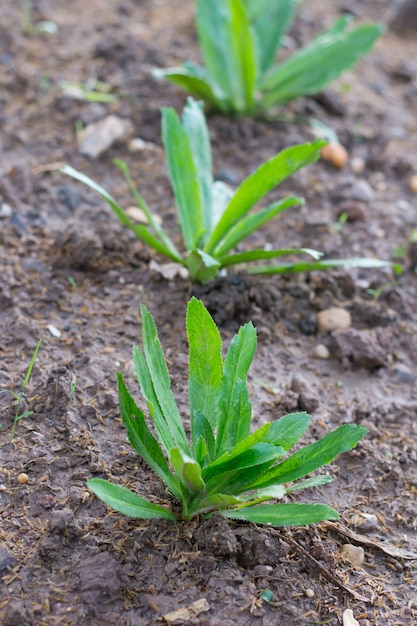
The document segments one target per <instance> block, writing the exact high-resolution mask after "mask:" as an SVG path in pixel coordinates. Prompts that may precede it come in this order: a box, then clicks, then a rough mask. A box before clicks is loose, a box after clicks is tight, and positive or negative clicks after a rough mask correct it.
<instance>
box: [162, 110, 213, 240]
mask: <svg viewBox="0 0 417 626" xmlns="http://www.w3.org/2000/svg"><path fill="white" fill-rule="evenodd" d="M162 142H163V144H164V148H165V156H166V161H167V166H168V171H169V177H170V180H171V185H172V189H173V190H174V196H175V201H176V205H177V209H178V216H179V220H180V224H181V231H182V235H183V237H184V243H185V246H186V248H187V250H194V249H195V248H197V247H198V244H199V241H200V240H201V238H202V236H203V234H204V220H203V198H202V196H201V190H200V186H199V179H198V171H197V166H196V163H195V162H194V158H193V151H192V147H191V143H190V139H189V136H188V134H187V132H186V130H185V128H184V127H183V125H182V124H181V121H180V119H179V117H178V115H177V113H176V112H175V111H174V109H171V108H163V109H162Z"/></svg>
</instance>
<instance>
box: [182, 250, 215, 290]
mask: <svg viewBox="0 0 417 626" xmlns="http://www.w3.org/2000/svg"><path fill="white" fill-rule="evenodd" d="M186 266H187V268H188V271H189V272H190V277H191V280H192V281H195V282H198V283H206V282H207V281H209V280H212V279H213V278H215V277H216V276H217V273H218V271H219V268H220V262H219V261H218V260H217V259H215V258H214V257H212V256H211V255H209V254H207V253H206V252H204V251H203V250H200V249H199V248H197V250H193V251H192V252H190V253H189V254H188V256H187V259H186Z"/></svg>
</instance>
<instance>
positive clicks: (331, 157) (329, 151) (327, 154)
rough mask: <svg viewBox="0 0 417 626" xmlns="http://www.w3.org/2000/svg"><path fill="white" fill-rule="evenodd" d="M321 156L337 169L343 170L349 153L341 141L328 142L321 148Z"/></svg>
mask: <svg viewBox="0 0 417 626" xmlns="http://www.w3.org/2000/svg"><path fill="white" fill-rule="evenodd" d="M320 155H321V158H322V159H324V161H327V162H328V163H330V164H331V165H333V167H334V168H336V169H337V170H341V169H342V168H343V167H344V166H345V165H346V163H347V162H348V159H349V155H348V152H347V150H346V148H345V147H344V146H342V145H341V144H340V143H328V144H327V146H323V147H322V149H321V150H320Z"/></svg>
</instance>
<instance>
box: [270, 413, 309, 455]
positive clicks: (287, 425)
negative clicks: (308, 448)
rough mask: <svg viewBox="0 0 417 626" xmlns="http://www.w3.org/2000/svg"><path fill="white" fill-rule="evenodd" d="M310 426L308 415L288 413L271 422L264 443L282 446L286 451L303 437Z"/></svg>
mask: <svg viewBox="0 0 417 626" xmlns="http://www.w3.org/2000/svg"><path fill="white" fill-rule="evenodd" d="M310 424H311V416H310V415H308V413H305V412H301V413H288V414H287V415H284V416H283V417H281V418H280V419H278V420H276V421H275V422H272V424H271V428H270V429H269V433H268V435H267V436H266V437H265V441H269V442H271V443H274V444H275V445H279V446H282V447H283V448H284V450H285V451H288V450H290V448H292V447H293V445H294V444H295V443H297V441H298V440H299V439H300V438H301V437H302V436H303V435H304V433H305V432H306V430H307V428H308V427H309V426H310Z"/></svg>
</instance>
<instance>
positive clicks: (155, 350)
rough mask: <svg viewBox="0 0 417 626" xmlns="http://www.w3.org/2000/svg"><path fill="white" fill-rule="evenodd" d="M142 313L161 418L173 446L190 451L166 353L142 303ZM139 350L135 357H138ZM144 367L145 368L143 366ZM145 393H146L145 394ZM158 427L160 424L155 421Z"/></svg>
mask: <svg viewBox="0 0 417 626" xmlns="http://www.w3.org/2000/svg"><path fill="white" fill-rule="evenodd" d="M140 310H141V315H142V341H143V352H144V356H145V361H146V365H147V368H148V371H149V378H150V382H151V384H152V387H153V393H154V396H155V398H156V400H157V402H158V405H159V407H160V411H161V414H160V415H159V418H160V420H161V421H162V422H164V423H165V425H166V427H167V429H168V431H169V433H170V435H171V442H172V444H173V445H172V446H171V448H173V447H179V448H181V450H183V451H184V452H187V451H188V449H189V448H188V441H187V437H186V434H185V431H184V426H183V424H182V420H181V416H180V413H179V410H178V407H177V404H176V402H175V398H174V394H173V393H172V390H171V381H170V378H169V373H168V368H167V366H166V363H165V357H164V353H163V350H162V347H161V344H160V341H159V338H158V333H157V330H156V326H155V322H154V320H153V318H152V315H151V314H150V313H149V311H148V310H147V308H146V307H145V306H144V305H143V304H141V306H140ZM138 352H139V351H138V350H136V352H135V357H136V358H137V357H138ZM142 369H143V368H142ZM144 395H145V394H144ZM155 424H156V426H157V428H158V424H157V422H155Z"/></svg>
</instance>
